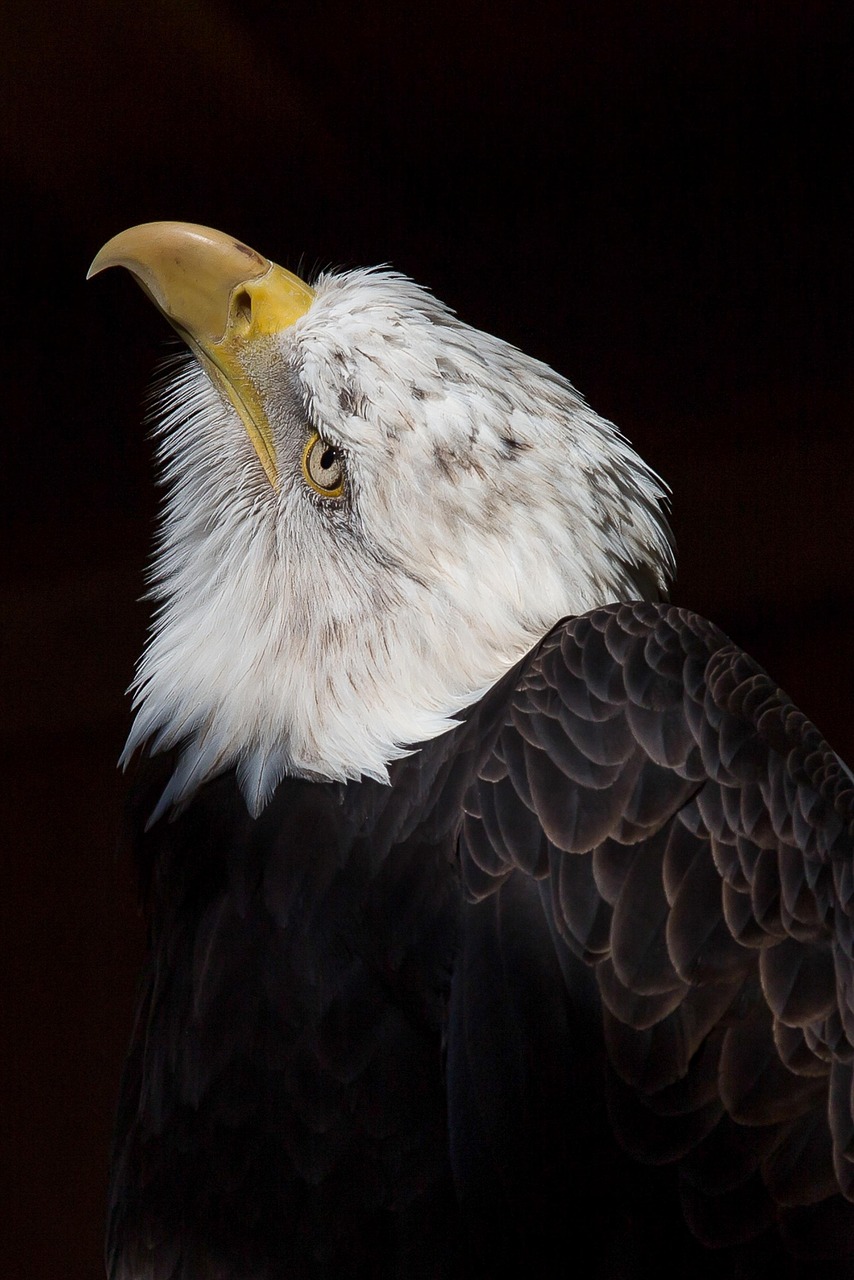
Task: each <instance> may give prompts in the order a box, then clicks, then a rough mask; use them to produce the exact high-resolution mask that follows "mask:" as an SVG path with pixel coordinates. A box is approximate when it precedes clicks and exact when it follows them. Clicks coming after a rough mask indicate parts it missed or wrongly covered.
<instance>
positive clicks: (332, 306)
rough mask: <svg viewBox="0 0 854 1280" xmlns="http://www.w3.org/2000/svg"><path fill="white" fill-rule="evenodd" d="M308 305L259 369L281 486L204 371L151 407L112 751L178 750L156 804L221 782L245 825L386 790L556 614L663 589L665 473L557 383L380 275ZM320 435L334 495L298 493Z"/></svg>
mask: <svg viewBox="0 0 854 1280" xmlns="http://www.w3.org/2000/svg"><path fill="white" fill-rule="evenodd" d="M315 288H316V291H317V297H316V300H315V301H314V303H313V304H312V306H311V308H310V309H309V310H308V312H307V313H306V314H305V315H304V316H303V317H302V318H301V319H299V320H298V321H297V322H296V323H295V324H294V325H293V326H292V327H291V328H289V329H287V330H284V331H283V332H281V333H279V334H277V335H275V337H272V338H269V339H265V340H263V341H262V342H259V343H258V344H257V349H256V350H255V351H254V353H253V360H254V362H255V367H254V373H255V377H256V381H257V385H258V387H259V390H260V393H261V395H262V398H263V401H264V405H265V409H266V411H267V414H268V418H269V422H270V426H271V429H272V432H273V435H274V439H275V445H276V454H277V459H278V469H279V477H280V487H279V490H278V492H276V491H274V490H273V488H272V487H271V486H270V484H269V483H268V481H267V479H266V476H265V474H264V472H263V470H262V468H261V465H260V463H259V461H258V458H257V456H256V454H255V451H254V449H253V447H252V445H251V443H250V441H249V439H248V437H247V435H246V432H245V431H244V429H243V426H242V423H241V421H240V419H239V417H238V416H237V414H236V412H235V410H234V408H233V407H232V405H231V403H230V402H229V400H228V399H227V398H226V397H225V396H224V394H223V393H222V392H221V391H220V390H219V389H218V388H217V387H215V386H214V385H213V384H212V383H211V382H210V380H209V378H208V376H207V374H206V373H205V372H204V371H203V370H202V369H201V367H200V366H198V365H197V364H196V363H195V361H191V362H190V363H188V364H187V365H185V366H184V367H183V369H182V371H181V372H180V373H179V374H178V375H177V376H173V378H172V380H171V382H170V383H169V385H168V386H167V387H166V389H165V392H164V395H163V398H162V419H161V421H160V426H159V433H160V458H161V461H162V468H163V478H164V481H165V484H166V487H167V497H166V503H165V512H164V518H163V525H162V530H161V534H160V540H159V546H158V549H157V553H156V557H155V560H154V565H153V583H154V585H153V590H152V595H153V598H154V599H155V600H156V601H157V602H158V609H157V612H156V615H155V619H154V624H153V628H152V634H151V636H150V639H149V641H148V645H147V648H146V651H145V653H144V655H143V658H142V661H141V663H140V666H139V670H138V673H137V677H136V680H135V683H134V691H135V706H136V707H137V715H136V719H135V722H134V725H133V728H132V731H131V734H130V737H129V740H128V744H127V747H126V749H125V758H129V757H130V755H131V754H132V753H133V752H134V751H135V750H136V749H137V748H138V747H139V746H141V745H142V744H144V743H148V744H149V748H150V749H151V750H153V751H156V750H159V749H163V748H166V747H172V746H177V745H179V744H180V745H182V754H181V757H180V761H179V764H178V767H177V769H176V771H175V774H174V775H173V778H172V780H171V782H170V784H169V786H168V788H167V790H166V792H165V794H164V796H163V799H162V801H161V804H160V806H159V807H158V812H163V811H164V810H165V809H166V808H168V807H169V806H170V805H173V804H178V805H180V804H181V803H183V802H185V801H186V800H187V799H188V798H189V797H190V796H191V795H192V794H193V792H194V791H195V790H196V788H197V787H198V786H199V785H200V784H201V783H202V782H204V781H205V780H206V779H208V778H210V777H212V776H215V775H216V774H217V773H220V772H222V771H223V770H224V769H226V768H229V767H232V766H235V767H236V768H237V771H238V776H239V779H240V784H241V787H242V789H243V792H244V795H245V797H246V802H247V805H248V806H249V809H250V811H251V812H252V813H253V814H255V813H258V812H259V811H260V810H261V808H262V807H263V806H264V804H265V803H266V802H267V800H268V799H269V798H270V795H271V794H272V792H273V790H274V788H275V786H276V784H277V782H278V781H279V780H280V778H281V777H282V776H283V775H284V774H285V773H291V774H298V775H304V776H309V777H315V778H325V779H352V778H358V777H360V776H363V775H364V776H367V777H372V778H378V779H381V780H385V779H387V777H388V774H387V765H388V764H389V762H390V761H392V760H394V759H395V758H398V757H400V756H401V755H403V754H405V753H406V751H407V748H409V747H411V746H412V745H413V744H415V743H418V742H422V741H425V740H427V739H429V738H432V737H435V736H436V735H437V734H440V733H442V732H444V731H445V730H446V729H448V728H449V727H450V726H451V725H452V724H453V723H454V720H453V716H454V714H455V713H456V712H458V711H460V710H461V709H462V708H463V707H465V706H466V705H468V704H470V703H471V702H472V701H473V700H474V699H476V698H478V696H479V695H480V694H481V693H483V692H484V691H485V690H486V689H487V688H488V687H489V686H490V685H492V684H493V683H494V682H495V681H496V680H498V679H499V678H500V677H501V676H502V675H503V674H504V673H505V672H506V671H507V670H508V669H509V668H510V667H511V666H512V665H513V664H514V663H515V662H517V661H518V660H519V659H520V658H521V657H522V656H523V655H524V654H525V653H526V652H527V651H528V650H529V649H530V648H531V647H532V646H533V645H534V644H535V643H536V642H537V640H539V639H540V637H541V636H542V635H543V634H544V633H545V632H546V631H547V630H548V629H549V628H550V627H552V626H553V625H554V624H555V623H556V622H558V621H559V619H560V618H562V617H564V616H567V615H571V614H577V613H581V612H584V611H585V610H587V609H590V608H593V607H595V606H597V605H601V604H605V603H608V602H611V601H614V600H625V599H632V598H636V597H637V596H638V594H639V588H638V582H639V581H640V580H643V579H644V578H645V579H646V580H647V581H650V580H651V581H652V582H654V583H656V584H657V585H658V586H659V587H660V588H661V589H664V588H665V587H666V585H667V580H668V578H669V576H670V574H671V572H672V568H673V558H672V552H671V547H670V542H669V534H668V529H667V524H666V521H665V519H664V517H663V515H662V502H663V500H664V496H665V495H664V489H663V486H662V484H661V482H660V481H659V480H658V478H657V477H656V476H655V474H654V473H653V472H652V471H651V470H650V468H649V467H647V466H646V464H645V463H644V462H642V461H641V459H640V458H639V457H638V456H637V454H635V453H634V451H633V450H632V449H631V447H630V446H629V444H628V443H627V441H626V440H625V439H624V438H623V437H622V436H621V435H620V434H619V433H618V431H617V430H616V428H615V427H613V426H612V425H611V424H610V423H608V422H606V421H604V420H603V419H602V418H600V417H598V416H597V415H596V414H595V413H593V412H592V410H591V409H589V408H588V406H587V405H586V404H585V403H584V401H583V400H582V399H581V398H580V397H579V395H578V394H577V392H576V391H574V389H573V388H572V387H571V386H570V384H569V383H568V382H567V381H566V380H565V379H564V378H561V377H560V376H559V375H557V374H556V373H554V372H553V371H552V370H551V369H549V368H548V367H547V366H545V365H543V364H541V363H540V362H539V361H536V360H533V359H531V358H530V357H528V356H525V355H524V354H522V353H521V352H519V351H518V350H516V349H515V348H513V347H511V346H510V345H508V344H507V343H505V342H502V341H500V340H499V339H497V338H493V337H490V336H489V335H487V334H485V333H481V332H479V331H478V330H476V329H472V328H470V327H469V326H467V325H465V324H462V323H461V322H460V321H458V320H457V319H456V318H455V317H454V316H453V315H452V313H451V312H450V311H449V310H448V309H447V308H446V307H444V306H443V305H442V304H441V303H439V302H437V301H436V300H435V299H434V298H433V297H431V296H430V294H429V293H427V292H426V291H425V290H423V289H421V288H419V287H418V286H416V285H415V284H413V283H412V282H411V281H410V280H408V279H406V278H404V277H402V276H400V275H397V274H394V273H392V272H389V271H353V272H349V273H346V274H341V275H326V276H323V277H321V279H320V280H319V281H318V282H317V283H316V285H315ZM313 431H318V432H319V433H320V435H321V437H322V438H323V439H324V440H325V441H328V442H329V443H330V444H331V445H334V446H335V447H337V448H338V449H339V450H340V451H341V454H342V456H343V459H344V463H345V467H346V476H347V480H346V489H345V494H344V496H343V498H342V499H341V500H340V501H339V502H330V501H326V500H323V499H319V498H318V497H317V495H316V494H314V493H313V492H312V491H311V490H310V488H309V486H308V485H307V483H306V481H305V479H304V476H303V473H302V467H301V457H302V452H303V448H304V446H305V442H306V440H307V438H308V437H309V436H310V434H311V433H312V432H313Z"/></svg>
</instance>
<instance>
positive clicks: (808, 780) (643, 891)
mask: <svg viewBox="0 0 854 1280" xmlns="http://www.w3.org/2000/svg"><path fill="white" fill-rule="evenodd" d="M464 809H465V816H464V819H463V826H462V832H461V838H460V853H461V866H462V874H463V879H464V884H465V888H466V891H467V894H468V897H469V900H470V902H471V904H472V905H471V908H470V910H471V912H472V917H473V919H474V920H476V919H477V918H478V913H480V919H481V920H483V919H485V916H484V914H483V913H484V912H486V913H488V915H489V918H490V920H491V921H492V924H491V925H490V926H489V927H488V928H484V927H483V925H482V924H481V925H478V924H477V923H474V924H471V925H469V930H468V931H469V933H470V934H472V933H477V932H478V931H479V932H480V934H481V935H488V936H489V937H490V938H492V939H493V949H492V952H490V945H489V944H484V942H483V937H482V936H481V938H480V939H479V941H478V942H477V944H476V945H470V946H468V949H467V950H466V951H464V954H463V955H462V957H461V960H460V963H459V965H458V968H457V974H456V975H455V983H456V988H457V990H456V993H455V997H454V1001H453V1002H452V1015H451V1016H452V1022H451V1026H452V1031H451V1047H450V1051H449V1077H450V1084H449V1093H450V1098H451V1112H452V1133H453V1131H454V1122H455V1120H456V1119H457V1116H458V1115H462V1116H464V1117H465V1114H466V1113H470V1114H475V1113H476V1115H477V1125H478V1126H479V1127H480V1129H481V1131H482V1132H483V1133H484V1134H486V1142H487V1145H488V1144H489V1142H490V1140H492V1141H493V1145H495V1143H496V1142H497V1144H498V1146H497V1148H496V1149H498V1148H500V1147H501V1142H505V1148H506V1141H505V1140H504V1139H503V1138H502V1139H501V1140H500V1141H499V1140H498V1139H497V1138H496V1137H495V1135H494V1134H493V1135H492V1139H490V1123H491V1119H490V1116H491V1115H498V1114H499V1112H501V1113H503V1114H506V1113H507V1109H506V1108H505V1107H501V1106H500V1105H499V1104H498V1103H496V1105H495V1106H493V1105H492V1103H491V1102H490V1101H489V1096H488V1095H489V1091H490V1089H491V1088H493V1087H498V1086H494V1085H493V1081H494V1079H495V1077H496V1074H497V1073H496V1072H494V1071H493V1070H492V1068H485V1067H484V1066H483V1065H482V1064H481V1065H479V1064H478V1061H477V1057H476V1055H475V1053H474V1051H473V1050H472V1049H471V1046H472V1045H473V1044H475V1043H477V1042H478V1035H477V1032H478V1030H479V1029H480V1028H478V1027H476V1026H475V1022H476V1020H477V1019H478V1018H479V1019H480V1024H481V1026H482V1025H485V1023H486V1018H485V1017H483V1016H482V1015H479V1014H477V1013H476V1012H475V1007H476V1002H475V1001H474V999H473V998H470V996H471V994H472V993H473V992H474V991H475V989H477V990H479V991H483V989H484V986H485V984H486V983H487V981H491V982H492V983H493V984H495V983H498V982H503V983H504V985H505V987H506V988H507V990H508V991H509V992H510V1003H511V1005H512V1004H513V1002H514V1000H515V1002H516V1004H517V1006H518V1007H519V1009H520V1017H521V1018H522V1020H523V1021H524V1020H525V1018H528V1017H529V1016H530V1013H529V1008H527V1007H526V1006H525V1001H526V1000H527V1001H528V1004H529V1005H530V1003H531V1002H532V1000H533V996H532V992H533V991H535V990H540V991H550V987H549V983H548V980H547V978H546V970H547V968H548V966H549V964H553V963H554V961H552V960H549V959H548V958H547V956H546V954H545V950H546V949H544V948H543V947H540V949H539V952H538V953H537V954H534V951H533V950H532V949H531V948H530V947H529V949H528V951H527V952H526V953H525V954H524V955H521V956H520V952H519V947H518V938H519V930H518V929H514V928H513V927H512V925H511V921H513V920H518V919H519V915H520V912H521V913H522V914H523V915H524V914H525V913H527V915H528V916H529V917H532V916H533V915H536V913H537V912H538V911H539V912H540V919H541V921H542V919H543V917H544V919H545V930H544V929H543V926H542V924H541V933H542V932H544V931H545V932H546V933H547V934H548V937H549V943H550V946H551V948H552V951H553V954H554V957H555V958H556V960H557V963H558V964H559V966H560V968H561V969H562V970H563V974H564V978H565V980H566V987H567V990H568V992H569V1000H570V1004H574V1006H575V1007H574V1008H573V1009H570V1011H569V1013H566V1012H562V1011H560V1010H557V1009H556V1008H555V1009H551V1010H550V1011H549V1012H548V1014H547V1015H546V1020H547V1021H548V1022H549V1024H550V1026H551V1028H552V1029H553V1031H554V1037H556V1039H557V1040H558V1041H559V1042H561V1043H562V1044H563V1046H564V1050H565V1053H566V1055H568V1060H570V1061H571V1064H572V1065H571V1072H570V1074H571V1083H574V1081H575V1079H576V1077H578V1078H580V1077H581V1075H583V1074H584V1071H585V1070H587V1071H589V1070H590V1066H589V1062H590V1059H589V1057H587V1056H586V1049H582V1050H579V1048H578V1044H579V1043H580V1044H581V1045H582V1046H586V1045H587V1044H588V1040H587V1038H586V1036H587V1032H586V1031H581V1032H574V1031H573V1020H574V1022H575V1024H576V1026H577V1027H580V1026H581V1025H582V1024H583V1023H584V1021H585V1018H586V1019H587V1021H588V1022H589V1021H590V1019H591V1018H592V1019H595V1021H596V1023H597V1031H598V1034H599V1040H600V1044H604V1052H603V1053H602V1072H603V1074H604V1075H605V1076H606V1077H607V1099H608V1101H607V1114H608V1124H609V1126H610V1128H611V1129H612V1130H613V1132H614V1133H615V1134H616V1137H617V1140H618V1143H619V1146H620V1147H621V1148H622V1149H623V1150H624V1151H627V1152H629V1153H631V1155H632V1156H635V1157H638V1158H640V1159H641V1160H643V1161H646V1162H648V1163H649V1164H650V1165H675V1166H676V1167H677V1169H678V1175H677V1176H678V1182H679V1190H680V1199H681V1204H682V1210H683V1213H684V1216H685V1219H686V1221H687V1223H688V1225H689V1227H690V1229H691V1231H692V1232H693V1234H694V1235H695V1236H696V1237H698V1238H699V1239H700V1240H701V1241H702V1242H703V1243H705V1244H708V1245H712V1246H725V1245H733V1244H740V1243H743V1242H744V1241H746V1240H750V1239H753V1238H755V1237H757V1236H758V1235H761V1234H762V1233H763V1232H766V1231H767V1230H768V1229H769V1228H770V1229H771V1234H772V1235H773V1236H774V1238H775V1239H780V1238H782V1240H783V1241H785V1249H786V1250H787V1251H791V1252H792V1253H794V1254H795V1255H797V1256H802V1257H814V1258H843V1257H851V1256H852V1255H854V1204H852V1203H851V1201H852V1200H854V1142H852V1138H854V1118H852V1087H851V1086H852V1045H854V965H853V964H852V924H854V919H852V916H853V915H854V857H852V853H853V852H854V780H853V779H852V776H851V774H850V773H849V772H848V771H847V769H846V768H845V767H844V765H843V764H842V763H841V761H840V760H839V758H838V757H837V756H836V755H835V753H834V752H833V751H832V750H831V749H830V747H829V746H828V745H827V744H826V743H825V742H824V741H823V739H822V737H821V735H820V734H819V733H818V731H817V730H816V729H815V728H814V727H813V726H812V725H811V724H810V723H809V721H808V720H807V719H806V718H805V717H804V716H803V715H802V714H801V713H800V712H799V711H798V710H797V709H796V708H795V707H794V706H793V705H792V703H791V702H790V701H789V700H788V698H787V697H786V696H785V695H784V694H783V693H782V692H781V691H780V690H779V689H778V688H777V687H776V686H775V685H774V683H773V682H772V681H771V680H770V679H769V677H768V676H767V675H766V673H765V672H764V671H763V670H762V669H761V668H760V667H759V666H758V665H757V664H756V663H755V662H753V661H752V660H751V659H750V658H749V657H747V656H746V655H745V654H744V653H743V652H742V651H741V650H740V649H738V647H737V646H735V645H734V644H732V643H731V642H730V641H729V640H728V639H727V637H726V636H724V635H723V634H722V633H721V632H720V631H718V630H717V629H716V628H715V627H714V626H712V625H711V624H710V623H708V622H706V621H704V620H703V619H701V618H698V617H697V616H696V615H694V614H691V613H688V612H686V611H684V610H681V609H676V608H672V607H668V606H664V605H652V604H629V605H615V606H612V607H608V608H604V609H598V610H596V611H594V612H592V613H589V614H586V615H584V616H582V617H579V618H575V619H572V620H570V621H568V622H565V623H563V624H562V625H561V626H559V627H558V628H557V629H556V630H555V631H554V632H552V633H551V635H550V636H549V637H548V638H547V639H546V640H545V641H544V642H543V643H542V644H541V645H540V646H539V648H538V649H537V650H535V651H534V653H533V654H532V655H531V657H530V658H529V659H528V660H527V661H526V663H525V664H524V666H523V667H522V668H521V670H520V673H519V675H518V679H517V680H516V682H515V685H514V687H513V690H512V693H511V694H510V696H509V698H508V700H507V702H506V708H505V715H504V718H503V722H502V723H501V726H500V728H499V730H498V734H497V738H496V739H495V742H494V747H493V749H492V751H491V754H490V755H489V756H488V758H486V760H485V761H484V762H483V763H482V765H481V767H480V769H479V773H478V776H477V779H476V781H475V782H474V783H473V785H472V786H471V787H470V789H469V790H468V792H467V794H466V798H465V802H464ZM511 903H512V904H513V905H512V907H511ZM520 904H521V905H520ZM527 933H528V936H530V933H531V931H530V929H529V930H527ZM490 954H492V956H493V958H494V960H495V967H494V970H493V972H492V973H491V974H489V975H487V974H486V969H485V966H486V965H487V963H488V960H487V957H488V956H489V955H490ZM517 966H521V967H526V968H527V969H528V972H527V974H526V975H525V977H524V978H519V979H518V983H517V980H516V976H515V968H516V967H517ZM499 971H500V972H499ZM532 975H533V976H532ZM523 991H524V992H526V993H527V995H525V996H523V995H522V994H521V993H522V992H523ZM549 999H551V1000H552V1001H553V995H552V994H550V995H549ZM496 1003H497V1002H496ZM591 1010H592V1011H593V1012H592V1013H591ZM504 1030H505V1032H507V1034H511V1035H512V1034H516V1036H517V1040H518V1041H519V1043H517V1044H516V1045H515V1047H513V1048H511V1049H510V1050H504V1052H505V1053H508V1052H509V1053H510V1054H511V1056H512V1055H513V1054H515V1055H516V1060H517V1075H518V1074H519V1073H520V1072H521V1073H522V1074H525V1073H526V1072H529V1068H530V1062H531V1060H532V1058H536V1056H537V1053H538V1044H537V1040H536V1033H535V1034H534V1036H533V1038H532V1037H530V1036H529V1037H528V1039H527V1041H526V1044H525V1046H524V1047H522V1048H520V1044H521V1042H522V1040H523V1039H524V1037H523V1034H522V1033H521V1032H516V1033H512V1032H511V1031H510V1029H509V1028H504ZM578 1036H580V1040H578ZM496 1043H497V1042H496ZM524 1055H527V1059H526V1061H527V1064H528V1065H527V1066H523V1067H518V1063H519V1062H520V1061H521V1060H522V1056H524ZM594 1057H595V1055H594ZM551 1069H552V1068H551V1066H547V1067H545V1068H543V1071H545V1073H546V1074H548V1072H549V1071H550V1070H551ZM595 1070H596V1071H598V1070H599V1068H598V1067H596V1068H595ZM490 1072H491V1074H490ZM541 1074H542V1073H541ZM487 1076H488V1077H489V1078H488V1079H487ZM536 1088H540V1089H541V1088H542V1082H541V1083H540V1084H539V1085H537V1086H536ZM499 1091H500V1089H499ZM558 1093H559V1091H558V1090H557V1089H553V1090H552V1096H553V1097H557V1096H558ZM473 1099H474V1100H475V1101H474V1102H473ZM505 1101H506V1099H505ZM455 1113H456V1114H455ZM573 1121H574V1123H575V1124H576V1126H577V1124H578V1121H579V1117H578V1116H575V1117H573ZM461 1127H465V1126H461ZM470 1127H471V1126H470V1115H469V1128H470ZM546 1147H548V1142H547V1143H546ZM505 1154H506V1150H505ZM559 1159H560V1156H559V1154H558V1153H555V1165H556V1166H557V1162H558V1160H559ZM472 1162H473V1157H471V1156H470V1155H469V1154H467V1152H466V1151H465V1150H463V1151H458V1152H457V1153H456V1155H455V1168H456V1176H457V1180H458V1183H459V1184H460V1186H461V1188H462V1192H463V1195H465V1191H466V1187H467V1185H469V1183H471V1184H472V1185H474V1182H475V1177H474V1175H473V1173H472ZM547 1162H548V1161H547ZM499 1163H500V1160H499ZM651 1176H652V1174H651ZM775 1228H776V1229H777V1231H778V1232H779V1236H778V1235H777V1232H776V1231H775V1230H774V1229H775Z"/></svg>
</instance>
